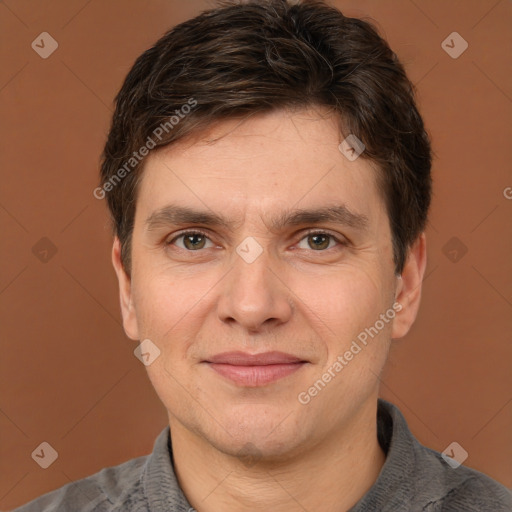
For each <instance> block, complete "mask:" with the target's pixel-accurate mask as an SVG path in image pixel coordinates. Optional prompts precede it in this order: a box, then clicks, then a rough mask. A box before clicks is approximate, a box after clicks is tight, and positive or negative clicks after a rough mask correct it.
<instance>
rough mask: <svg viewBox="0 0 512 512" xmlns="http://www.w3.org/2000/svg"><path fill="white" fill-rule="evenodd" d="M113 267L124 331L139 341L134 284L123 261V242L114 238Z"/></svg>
mask: <svg viewBox="0 0 512 512" xmlns="http://www.w3.org/2000/svg"><path fill="white" fill-rule="evenodd" d="M112 265H113V266H114V270H115V271H116V274H117V280H118V282H119V300H120V304H121V313H122V315H123V327H124V331H125V333H126V335H127V336H128V337H129V338H131V339H132V340H138V339H139V329H138V325H137V317H136V314H135V307H134V304H133V297H132V283H131V279H130V277H129V276H128V275H127V273H126V271H125V269H124V266H123V263H122V261H121V242H120V241H119V238H117V237H115V238H114V244H113V246H112Z"/></svg>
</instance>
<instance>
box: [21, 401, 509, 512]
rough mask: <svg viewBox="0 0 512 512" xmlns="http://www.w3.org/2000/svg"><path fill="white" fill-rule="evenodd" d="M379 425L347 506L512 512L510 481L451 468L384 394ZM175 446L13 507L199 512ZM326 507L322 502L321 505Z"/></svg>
mask: <svg viewBox="0 0 512 512" xmlns="http://www.w3.org/2000/svg"><path fill="white" fill-rule="evenodd" d="M377 425H378V439H379V443H380V445H381V446H382V448H383V450H384V452H385V453H386V461H385V463H384V466H383V467H382V469H381V472H380V474H379V476H378V478H377V480H376V481H375V483H374V484H373V486H372V487H371V488H370V490H369V491H368V492H367V493H366V494H365V495H364V496H363V497H362V498H361V499H360V500H359V502H358V503H357V504H356V505H354V506H353V507H352V508H351V509H350V510H349V511H348V512H370V511H372V512H373V511H375V512H377V511H378V512H420V511H425V512H438V511H443V512H476V511H478V512H511V511H512V493H511V492H510V491H509V490H508V489H507V488H506V487H504V486H503V485H501V484H499V483H498V482H496V481H495V480H492V479H491V478H489V477H488V476H486V475H484V474H483V473H480V472H478V471H475V470H473V469H470V468H467V467H465V466H459V467H457V468H455V469H454V468H452V467H451V466H450V465H449V464H448V463H447V462H446V461H445V460H444V459H443V457H442V456H441V454H440V453H439V452H436V451H434V450H431V449H430V448H427V447H425V446H423V445H421V444H420V443H419V442H418V441H417V439H416V438H415V437H414V436H413V435H412V433H411V431H410V430H409V428H408V426H407V423H406V421H405V418H404V417H403V416H402V414H401V413H400V411H399V410H398V408H397V407H396V406H394V405H393V404H391V403H389V402H386V401H385V400H381V399H379V403H378V413H377ZM171 453H172V446H171V441H170V436H169V427H166V428H165V429H164V430H163V431H162V432H161V433H160V435H159V436H158V437H157V439H156V441H155V444H154V448H153V452H152V453H151V454H150V455H145V456H143V457H138V458H136V459H132V460H129V461H127V462H125V463H124V464H120V465H119V466H114V467H109V468H105V469H102V470H101V471H99V472H98V473H95V474H94V475H91V476H89V477H87V478H84V479H82V480H78V481H76V482H72V483H70V484H67V485H65V486H64V487H61V488H60V489H57V490H55V491H51V492H49V493H47V494H45V495H43V496H41V497H39V498H37V499H35V500H34V501H31V502H30V503H28V504H26V505H24V506H22V507H20V508H17V509H15V511H13V512H57V511H59V512H61V511H62V512H68V511H69V512H78V511H83V512H114V511H115V512H193V511H194V509H193V508H192V507H191V505H190V504H189V503H188V501H187V498H186V497H185V495H184V494H183V491H182V490H181V488H180V487H179V485H178V482H177V480H176V476H175V474H174V469H173V465H172V457H171ZM321 509H322V504H321V503H319V504H318V507H317V509H316V510H321ZM315 512H316V511H315Z"/></svg>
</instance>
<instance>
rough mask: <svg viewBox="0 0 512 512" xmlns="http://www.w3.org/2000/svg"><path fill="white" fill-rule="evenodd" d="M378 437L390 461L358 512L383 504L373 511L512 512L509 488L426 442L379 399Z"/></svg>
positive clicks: (511, 494)
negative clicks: (425, 444) (420, 440)
mask: <svg viewBox="0 0 512 512" xmlns="http://www.w3.org/2000/svg"><path fill="white" fill-rule="evenodd" d="M378 433H379V443H380V444H381V446H382V448H383V450H384V451H385V452H386V462H385V463H384V466H383V469H382V471H381V474H380V475H379V478H378V479H377V482H376V483H375V484H374V486H373V487H372V489H371V490H370V492H369V493H368V495H367V496H366V497H365V498H364V499H363V500H362V501H361V503H360V507H359V508H355V509H354V512H355V511H357V512H363V511H364V510H368V509H372V508H371V505H373V504H377V505H378V507H374V509H378V510H386V511H388V510H393V512H397V511H404V512H405V511H407V512H408V511H410V510H415V511H416V510H418V511H422V512H459V511H462V510H463V511H464V512H482V511H484V510H485V511H489V512H490V511H492V512H505V511H506V512H511V511H512V493H511V492H510V490H508V489H507V488H506V487H505V486H504V485H501V484H500V483H499V482H497V481H496V480H493V479H492V478H490V477H489V476H487V475H485V474H484V473H481V472H479V471H477V470H475V469H472V468H470V467H467V466H464V465H462V464H458V463H457V462H456V461H455V459H454V458H449V457H446V456H443V455H442V454H441V453H440V452H438V451H436V450H433V449H432V448H429V447H427V446H424V445H423V444H421V443H420V442H419V441H418V440H417V439H416V437H415V436H414V435H413V434H412V432H411V431H410V430H409V428H408V425H407V422H406V420H405V418H404V416H403V415H402V413H401V412H400V410H399V409H398V408H397V407H396V406H395V405H393V404H392V403H390V402H387V401H384V400H379V406H378ZM368 506H370V508H368Z"/></svg>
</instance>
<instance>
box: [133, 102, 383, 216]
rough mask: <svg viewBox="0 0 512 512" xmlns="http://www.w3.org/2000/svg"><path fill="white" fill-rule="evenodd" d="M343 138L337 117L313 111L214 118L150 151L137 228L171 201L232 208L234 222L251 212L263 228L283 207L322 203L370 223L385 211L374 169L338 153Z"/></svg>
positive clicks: (227, 210) (206, 207) (202, 207)
mask: <svg viewBox="0 0 512 512" xmlns="http://www.w3.org/2000/svg"><path fill="white" fill-rule="evenodd" d="M348 135H349V134H343V133H341V129H340V126H339V123H338V122H337V120H336V118H334V117H333V116H327V115H326V114H325V112H317V111H311V110H308V111H306V110H304V111H299V112H295V113H290V112H286V111H275V112H272V113H268V114H263V115H258V116H254V117H251V118H249V119H246V120H244V121H240V120H226V121H222V122H218V123H216V124H215V125H212V126H211V127H210V128H209V129H208V130H205V131H203V132H202V133H199V134H196V135H195V136H194V138H188V139H185V140H182V141H179V142H177V143H174V144H172V145H169V146H167V147H165V148H161V149H159V150H157V151H154V152H153V153H151V154H150V155H149V156H148V158H147V160H146V162H145V165H144V170H143V174H142V179H141V182H140V184H139V191H138V199H137V215H136V225H137V224H138V223H139V224H140V223H141V222H144V221H146V220H147V219H148V217H149V216H151V215H152V214H153V213H154V212H155V211H157V210H158V209H162V208H164V207H165V206H166V205H167V204H169V203H171V202H172V203H173V204H176V203H178V204H180V205H182V206H187V205H189V206H191V207H194V208H195V209H196V210H201V211H205V210H210V212H211V213H221V214H223V213H229V215H230V218H231V220H232V221H233V225H234V224H236V221H238V222H239V223H241V222H243V219H246V218H247V216H249V217H258V218H259V219H263V221H265V219H267V220H268V223H266V225H267V226H268V225H270V223H275V222H273V221H275V220H276V219H277V217H278V216H279V215H280V214H282V213H284V212H285V211H286V212H287V213H290V212H291V211H292V210H294V209H307V208H320V207H324V206H326V205H329V206H338V205H340V206H344V207H346V208H347V209H348V210H350V211H352V212H354V213H359V214H360V215H361V216H364V217H366V218H367V219H369V220H370V221H371V220H372V219H374V218H377V217H378V216H379V215H381V214H382V213H383V209H384V203H383V200H382V198H381V197H380V194H379V192H378V190H377V186H376V169H375V166H374V165H373V164H372V163H371V162H370V161H369V160H368V159H363V158H357V159H356V160H354V161H350V160H349V159H348V158H347V157H346V156H344V154H343V153H342V152H341V151H340V150H339V145H340V143H341V142H342V141H343V140H344V139H345V138H346V137H347V136H348ZM271 219H272V220H271Z"/></svg>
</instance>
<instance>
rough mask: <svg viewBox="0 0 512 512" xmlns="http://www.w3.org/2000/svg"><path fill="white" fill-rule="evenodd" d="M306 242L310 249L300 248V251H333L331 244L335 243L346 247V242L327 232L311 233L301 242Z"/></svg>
mask: <svg viewBox="0 0 512 512" xmlns="http://www.w3.org/2000/svg"><path fill="white" fill-rule="evenodd" d="M303 240H306V243H307V245H308V247H300V245H299V248H300V249H313V250H314V251H324V250H326V249H332V247H333V246H332V245H331V242H333V241H335V242H337V243H338V245H346V244H345V243H344V242H342V241H341V240H339V239H338V238H336V237H335V236H334V235H331V234H330V233H326V232H325V231H310V232H308V233H307V234H306V236H305V237H303V238H302V239H301V242H302V241H303Z"/></svg>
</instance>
